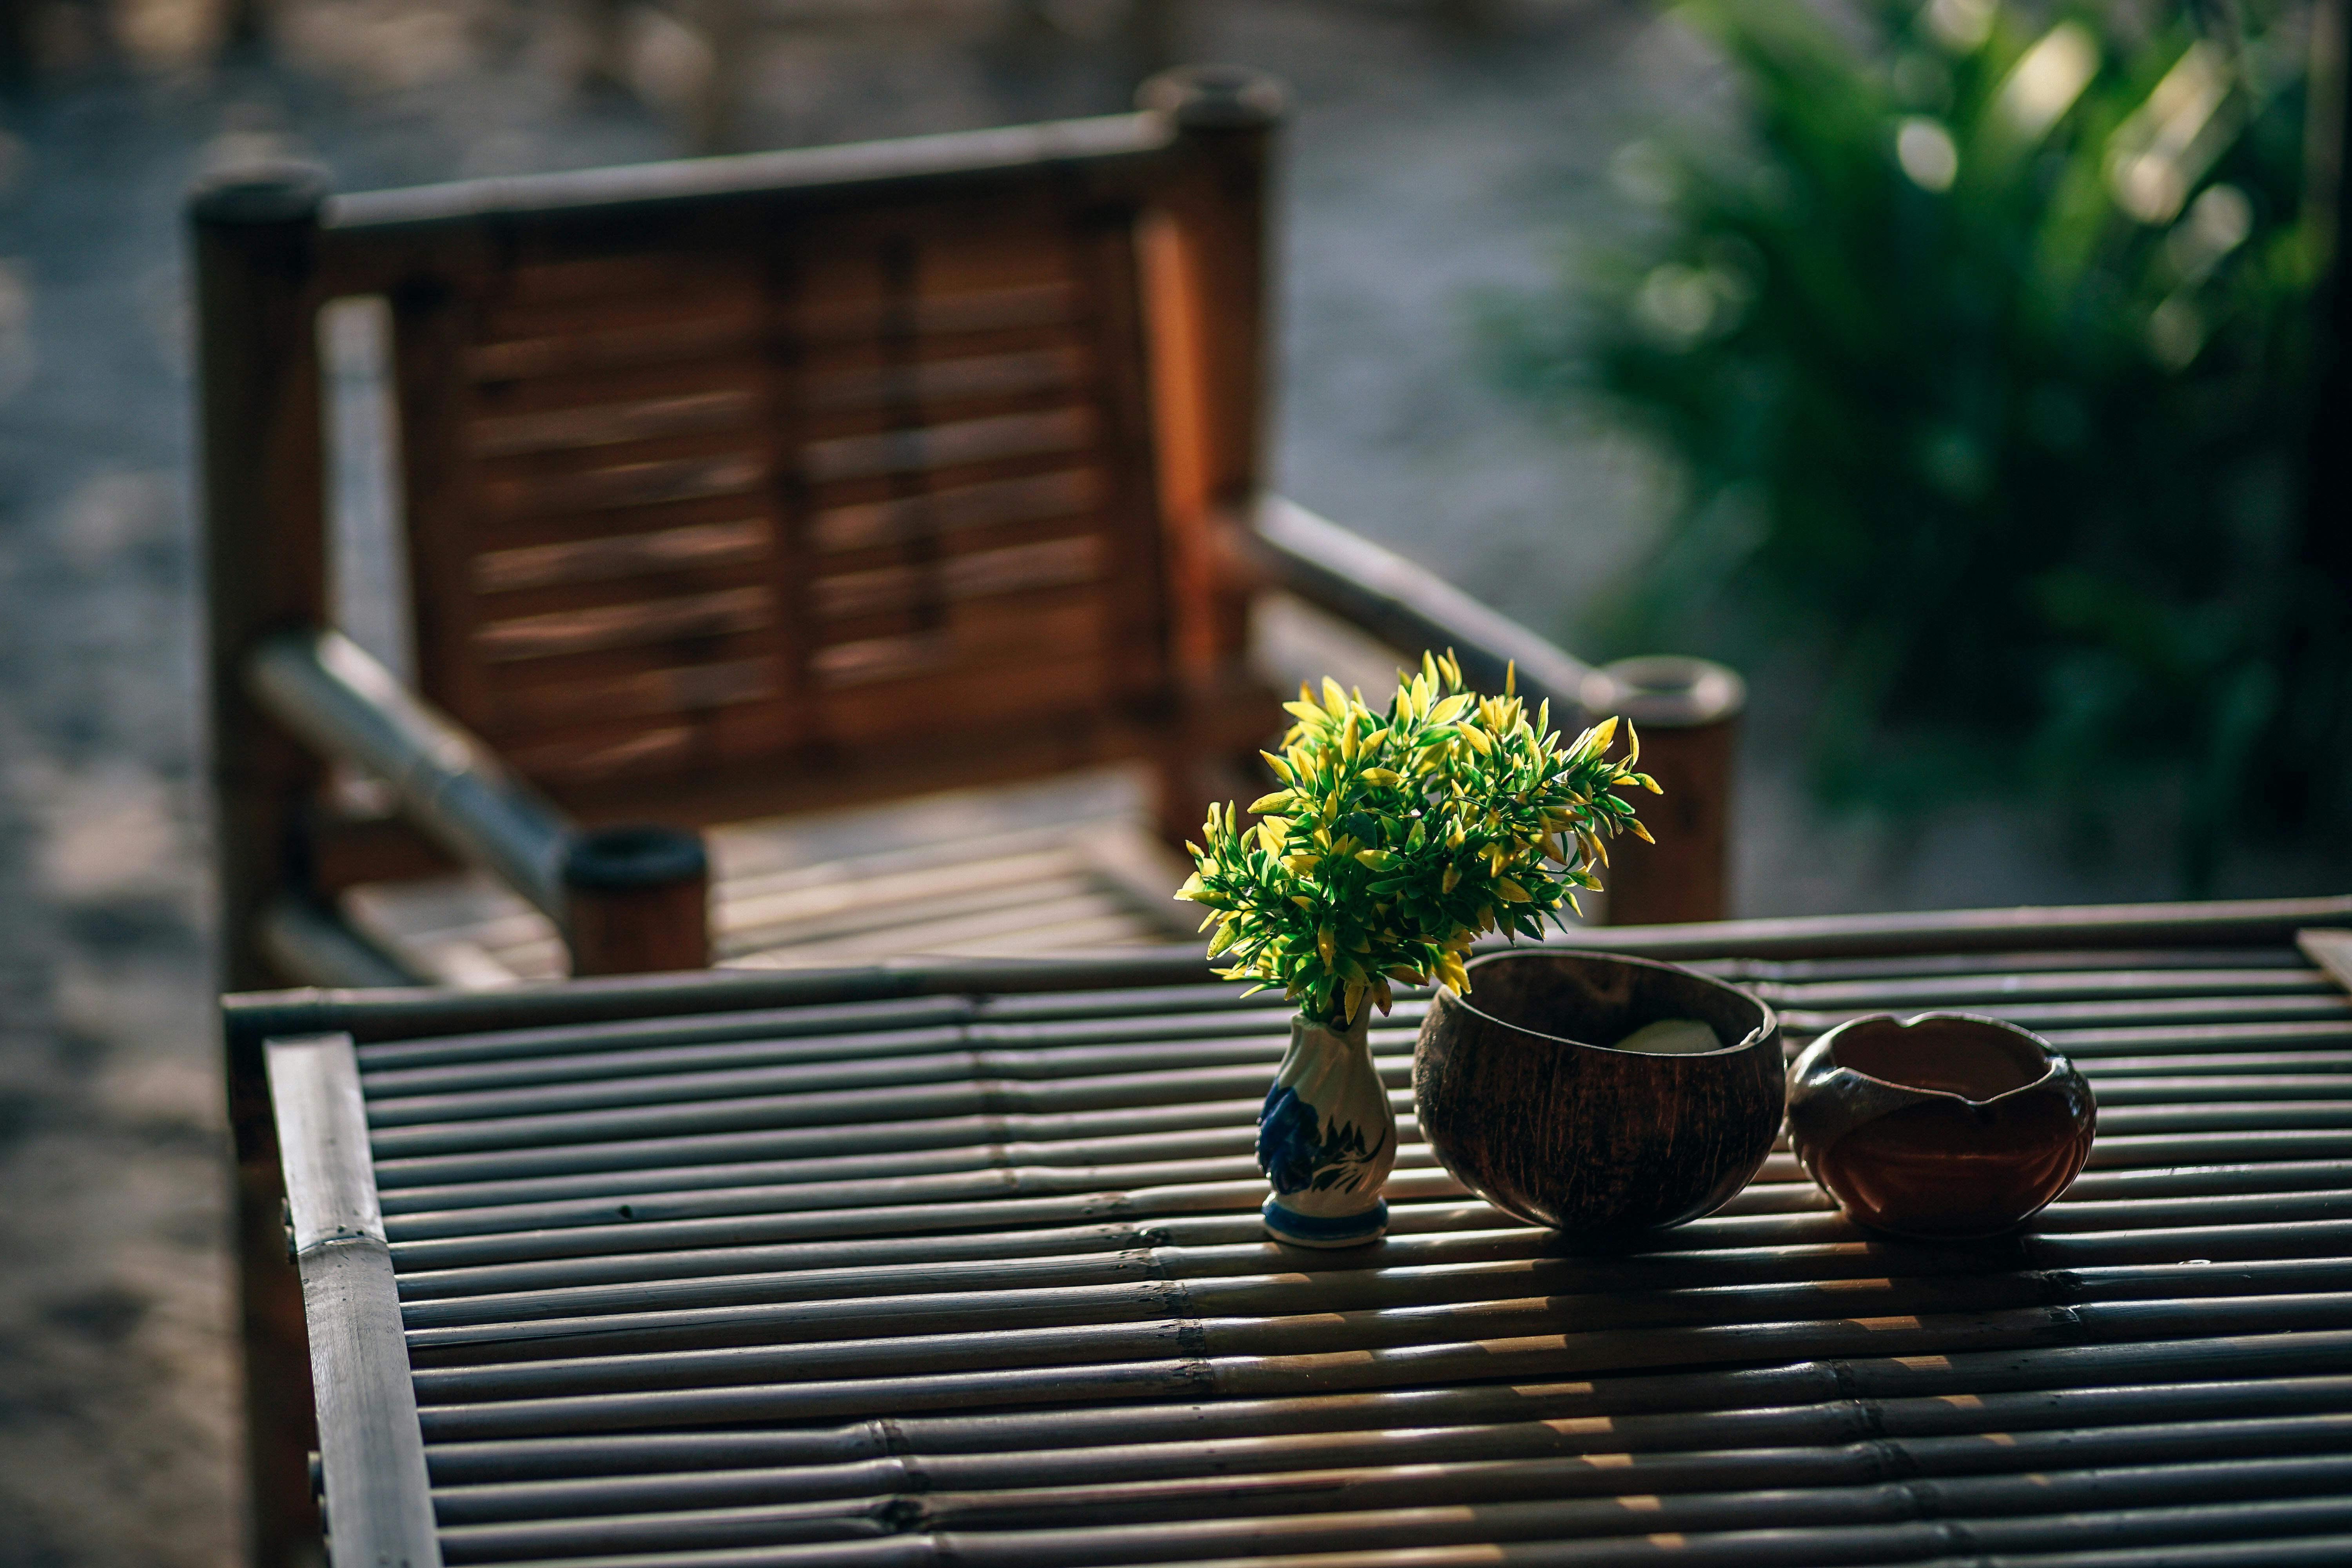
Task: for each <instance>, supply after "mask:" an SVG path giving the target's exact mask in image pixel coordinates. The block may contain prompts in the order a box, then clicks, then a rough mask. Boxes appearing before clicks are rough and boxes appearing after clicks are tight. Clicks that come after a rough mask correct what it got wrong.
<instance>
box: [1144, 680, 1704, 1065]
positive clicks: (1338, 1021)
mask: <svg viewBox="0 0 2352 1568" xmlns="http://www.w3.org/2000/svg"><path fill="white" fill-rule="evenodd" d="M1285 706H1286V708H1287V710H1289V712H1290V713H1291V714H1292V716H1293V717H1295V718H1296V719H1297V723H1295V724H1293V725H1292V726H1291V728H1290V730H1289V732H1288V733H1286V735H1285V736H1284V737H1283V741H1282V752H1281V754H1280V755H1278V756H1277V755H1276V754H1275V753H1273V752H1266V753H1265V760H1266V763H1267V765H1268V766H1270V767H1272V768H1273V770H1274V772H1275V775H1276V777H1277V778H1278V779H1279V780H1280V781H1281V784H1282V787H1281V788H1279V789H1277V790H1276V791H1275V792H1274V793H1273V794H1271V795H1265V796H1264V797H1262V798H1261V799H1258V800H1255V801H1253V802H1252V803H1251V804H1250V806H1249V810H1250V811H1251V812H1252V813H1254V814H1257V821H1256V822H1255V823H1253V824H1249V825H1247V826H1244V824H1243V823H1242V821H1241V814H1240V813H1239V812H1237V811H1235V810H1234V808H1233V807H1232V806H1231V805H1226V806H1223V807H1219V806H1215V805H1212V806H1211V807H1210V808H1209V819H1208V822H1207V823H1206V825H1205V826H1203V828H1202V837H1203V839H1204V840H1205V842H1204V843H1202V844H1192V845H1187V846H1186V847H1188V848H1190V849H1191V850H1192V858H1193V860H1194V862H1195V864H1196V866H1197V868H1198V869H1196V870H1195V871H1194V873H1193V875H1192V877H1191V878H1189V879H1187V880H1186V881H1185V883H1184V886H1183V888H1182V889H1181V891H1179V892H1178V893H1177V895H1176V896H1177V897H1178V898H1180V899H1189V900H1192V901H1193V902H1195V903H1199V904H1203V905H1205V906H1207V908H1208V910H1209V913H1208V915H1207V917H1206V918H1205V919H1204V920H1203V921H1202V922H1201V923H1202V930H1204V931H1205V930H1207V929H1208V928H1209V927H1211V926H1212V925H1213V926H1214V927H1215V928H1216V934H1215V936H1213V938H1212V939H1211V940H1210V942H1209V955H1210V956H1211V957H1212V958H1214V957H1217V956H1219V955H1223V956H1224V957H1225V958H1226V959H1227V961H1228V963H1229V965H1230V967H1227V968H1225V969H1222V970H1220V971H1218V973H1220V974H1222V975H1223V976H1224V977H1225V978H1226V979H1229V980H1255V981H1256V982H1257V983H1258V984H1256V985H1255V986H1253V987H1252V988H1251V989H1252V990H1254V991H1256V990H1265V989H1268V988H1270V987H1273V986H1277V985H1278V986H1280V987H1282V989H1283V992H1284V994H1286V996H1288V997H1289V998H1290V1000H1292V1001H1294V1002H1296V1003H1297V1004H1298V1008H1299V1011H1300V1012H1301V1013H1302V1014H1304V1015H1305V1016H1307V1017H1308V1018H1309V1019H1312V1020H1314V1021H1316V1022H1318V1023H1325V1024H1328V1025H1329V1026H1332V1027H1335V1028H1342V1029H1344V1028H1345V1027H1347V1026H1348V1025H1349V1023H1350V1022H1352V1021H1353V1020H1355V1019H1356V1018H1358V1017H1359V1016H1361V1014H1362V1010H1363V1006H1364V1004H1365V1002H1366V1001H1367V1000H1368V999H1369V1000H1370V1001H1372V1002H1374V1003H1377V1004H1378V1005H1379V1006H1380V1008H1381V1011H1382V1012H1386V1011H1388V1008H1389V1005H1390V1000H1391V997H1390V985H1391V982H1399V983H1402V984H1421V983H1423V982H1427V981H1430V980H1439V981H1443V982H1444V983H1445V984H1448V985H1451V986H1453V987H1454V989H1455V990H1456V991H1465V992H1466V991H1467V990H1469V989H1470V983H1469V977H1468V976H1467V974H1465V973H1464V970H1463V963H1462V955H1463V954H1464V953H1465V952H1467V951H1468V950H1469V947H1470V944H1471V943H1472V942H1474V941H1475V940H1476V939H1477V938H1478V937H1479V936H1480V935H1482V934H1484V933H1486V932H1489V931H1503V932H1506V933H1508V934H1511V935H1515V936H1531V937H1532V936H1539V935H1540V934H1542V931H1543V919H1544V917H1545V916H1546V915H1550V916H1551V917H1552V918H1553V919H1554V921H1559V909H1560V907H1561V905H1562V904H1566V905H1567V906H1568V907H1570V908H1571V909H1573V908H1574V907H1575V904H1576V894H1577V890H1578V889H1597V888H1599V887H1600V886H1601V882H1600V879H1598V878H1597V877H1596V876H1595V875H1594V870H1595V868H1597V867H1599V866H1602V865H1606V864H1607V863H1608V859H1609V855H1608V848H1607V844H1608V840H1609V839H1611V838H1612V837H1615V836H1616V835H1617V834H1619V833H1621V832H1624V831H1627V830H1629V829H1630V830H1631V831H1632V832H1633V834H1635V835H1636V836H1637V837H1641V838H1643V839H1647V838H1649V837H1650V835H1649V832H1648V830H1647V829H1645V828H1643V826H1642V825H1641V823H1640V822H1639V821H1637V820H1636V819H1635V816H1634V811H1633V803H1632V802H1631V801H1628V800H1626V799H1624V798H1623V797H1622V796H1621V795H1618V794H1616V793H1615V792H1616V791H1617V790H1619V789H1621V788H1622V787H1624V786H1626V785H1634V786H1638V787H1640V788H1643V789H1647V790H1649V791H1651V792H1652V793H1657V790H1658V785H1657V783H1656V781H1655V780H1654V779H1652V778H1651V777H1650V776H1649V775H1648V774H1646V773H1636V772H1635V771H1634V766H1635V764H1636V763H1639V762H1640V760H1641V742H1640V738H1639V737H1638V736H1636V735H1635V734H1634V733H1633V726H1632V725H1631V724H1627V725H1626V726H1625V727H1624V728H1625V736H1626V749H1625V752H1624V755H1623V757H1622V759H1621V760H1616V761H1612V760H1611V759H1610V758H1609V756H1608V755H1607V752H1608V751H1609V749H1610V746H1611V743H1612V742H1613V741H1614V740H1615V738H1616V734H1617V729H1618V721H1616V720H1615V719H1611V720H1608V721H1604V722H1602V723H1601V724H1597V725H1595V726H1593V727H1592V728H1591V729H1589V730H1587V731H1584V732H1583V733H1582V734H1580V735H1579V736H1578V737H1577V738H1576V739H1575V740H1574V741H1572V742H1567V743H1565V744H1563V743H1562V742H1561V741H1560V738H1559V735H1557V734H1555V733H1553V732H1552V731H1551V728H1550V723H1551V709H1550V704H1549V702H1547V703H1545V704H1544V705H1543V706H1542V707H1540V708H1538V710H1536V712H1535V714H1534V715H1533V717H1532V719H1530V717H1529V715H1528V711H1527V708H1526V705H1525V704H1524V703H1523V702H1522V701H1521V700H1519V698H1518V696H1517V694H1516V690H1515V682H1514V681H1513V680H1512V679H1509V678H1506V679H1505V682H1504V688H1503V695H1502V696H1500V697H1481V696H1479V695H1477V694H1476V693H1475V692H1472V691H1468V690H1465V689H1464V685H1463V680H1462V669H1461V666H1460V665H1459V664H1457V663H1456V662H1455V661H1454V658H1453V656H1452V655H1451V654H1450V653H1449V654H1447V655H1445V656H1444V657H1443V658H1438V657H1433V656H1431V655H1428V654H1424V655H1423V656H1422V663H1421V670H1420V672H1419V673H1418V674H1415V675H1412V676H1410V677H1408V678H1407V679H1403V680H1402V681H1401V682H1400V683H1399V685H1398V687H1397V691H1396V695H1395V696H1394V697H1392V698H1391V699H1390V700H1389V704H1388V709H1387V710H1386V711H1385V712H1381V711H1377V710H1374V709H1372V708H1370V707H1369V706H1367V705H1366V703H1365V701H1364V699H1363V694H1362V693H1361V692H1360V691H1359V692H1348V691H1343V690H1341V689H1339V683H1338V682H1337V681H1333V680H1328V679H1327V680H1325V681H1324V683H1323V692H1322V700H1320V701H1319V702H1318V700H1316V698H1315V696H1314V694H1313V693H1312V692H1310V691H1309V690H1308V689H1307V688H1305V687H1303V686H1302V687H1301V688H1300V689H1299V693H1298V700H1297V701H1296V702H1292V703H1287V704H1286V705H1285Z"/></svg>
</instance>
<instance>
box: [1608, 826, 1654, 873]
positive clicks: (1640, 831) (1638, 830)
mask: <svg viewBox="0 0 2352 1568" xmlns="http://www.w3.org/2000/svg"><path fill="white" fill-rule="evenodd" d="M1629 826H1631V827H1632V828H1633V837H1636V838H1639V839H1640V840H1641V841H1642V842H1643V843H1644V844H1655V843H1656V842H1657V840H1656V839H1654V838H1653V837H1650V830H1649V829H1648V828H1646V827H1644V826H1642V825H1641V824H1640V823H1638V822H1635V823H1632V824H1629ZM1601 864H1603V865H1607V864H1608V862H1607V861H1606V860H1605V859H1604V860H1603V861H1602V862H1601Z"/></svg>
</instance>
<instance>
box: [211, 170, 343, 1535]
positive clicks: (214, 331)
mask: <svg viewBox="0 0 2352 1568" xmlns="http://www.w3.org/2000/svg"><path fill="white" fill-rule="evenodd" d="M325 199H326V184H325V181H324V179H323V178H322V177H321V176H320V175H319V174H317V172H316V171H312V170H303V169H285V170H279V171H276V172H273V173H272V174H270V175H268V177H266V178H253V177H248V178H245V179H241V180H237V181H235V182H231V183H226V184H216V185H214V186H211V187H208V188H206V189H205V190H202V191H199V192H198V193H197V194H196V195H194V197H193V198H192V199H191V200H190V202H189V205H188V218H189V224H190V227H191V230H192V237H193V241H194V244H193V250H194V261H195V286H196V309H197V315H198V321H199V323H200V329H201V330H200V332H199V338H200V342H201V344H202V349H201V353H200V363H199V381H198V384H199V407H200V410H201V419H202V435H203V446H204V454H205V473H204V505H205V575H206V583H207V588H206V594H207V601H208V605H209V609H210V616H209V624H210V649H209V655H208V657H209V662H210V678H211V706H212V713H211V734H212V748H213V764H212V767H213V784H214V791H215V820H214V828H215V838H216V842H217V843H218V845H219V851H218V864H219V867H220V928H219V929H220V941H221V949H222V953H221V963H222V978H223V981H224V982H225V988H226V989H228V990H238V989H243V988H247V987H252V986H256V985H262V984H273V983H275V982H276V980H277V978H278V976H277V974H276V973H275V971H274V970H273V969H272V968H271V967H270V965H269V963H268V958H267V956H266V954H265V953H264V952H263V950H262V948H261V946H260V944H259V941H258V936H259V924H260V921H259V916H260V913H261V911H262V910H263V909H264V908H266V907H267V906H268V903H269V902H270V901H271V900H272V899H273V898H274V897H276V896H277V895H278V894H279V893H280V892H281V891H283V890H284V883H285V880H286V871H287V858H288V856H287V851H288V846H289V843H290V841H291V838H292V835H293V830H294V824H295V818H296V816H297V813H298V812H299V806H300V804H301V802H302V801H303V800H304V799H306V798H307V797H308V795H310V791H311V790H312V789H313V788H315V787H316V784H317V783H318V778H319V767H318V763H316V761H315V760H314V759H312V758H311V757H310V756H309V755H308V754H306V753H305V752H303V751H302V750H301V748H300V747H299V746H298V745H296V744H295V743H294V742H293V741H292V740H291V739H290V738H289V737H288V736H287V735H285V734H284V733H283V732H282V731H279V730H278V728H277V726H276V725H274V724H272V723H271V722H270V721H269V720H268V716H267V715H266V714H264V713H262V712H261V710H259V709H258V708H257V706H256V705H255V704H254V702H253V700H252V699H251V698H250V696H249V695H248V694H247V691H246V689H245V683H244V681H243V679H241V676H242V671H243V668H244V665H245V660H246V658H247V654H248V653H249V651H250V650H251V648H252V647H254V645H255V644H256V643H257V642H258V641H259V640H260V639H261V638H262V637H266V636H267V635H268V634H269V633H270V632H273V631H276V630H279V629H281V628H283V627H286V626H300V625H316V624H318V623H319V622H320V621H322V620H323V619H324V618H325V615H326V568H325V558H324V553H323V530H322V526H321V524H322V509H323V506H324V468H323V462H322V432H321V426H320V388H319V368H318V366H319V357H318V351H317V346H316V339H315V334H314V327H313V322H314V320H315V312H316V308H317V303H318V301H317V299H316V293H317V289H318V283H317V270H318V255H317V252H318V236H319V217H320V209H321V207H322V205H323V204H324V202H325ZM227 1065H228V1096H229V1119H230V1126H231V1128H232V1130H233V1131H234V1132H235V1135H236V1156H237V1193H236V1200H237V1226H238V1243H237V1250H238V1258H239V1276H240V1278H239V1283H240V1289H241V1294H242V1298H243V1309H242V1310H243V1320H244V1321H243V1328H244V1339H245V1359H246V1369H245V1379H246V1382H245V1392H246V1421H247V1462H248V1464H249V1466H250V1471H251V1473H250V1477H249V1480H250V1484H251V1487H252V1492H251V1498H250V1507H251V1510H252V1514H251V1518H250V1521H249V1529H250V1531H251V1535H250V1549H251V1552H252V1558H253V1561H254V1562H255V1563H257V1564H259V1565H261V1568H282V1565H286V1564H290V1563H295V1562H298V1561H302V1560H304V1559H306V1558H315V1556H316V1554H317V1551H318V1536H319V1521H318V1510H317V1509H316V1507H315V1506H314V1505H313V1503H312V1501H311V1499H310V1489H309V1488H308V1487H307V1486H306V1485H305V1484H304V1479H303V1478H304V1474H305V1471H306V1469H307V1465H306V1459H305V1457H306V1455H307V1453H308V1451H309V1448H310V1441H311V1437H310V1423H311V1415H310V1371H309V1358H308V1355H307V1353H306V1352H305V1350H304V1347H303V1340H302V1331H301V1323H302V1308H301V1298H300V1294H299V1282H298V1281H297V1280H296V1279H295V1275H294V1270H293V1269H292V1268H290V1267H289V1265H288V1263H287V1260H286V1257H285V1250H286V1249H285V1241H284V1238H283V1236H282V1234H281V1232H280V1229H279V1225H278V1198H279V1194H280V1193H281V1191H282V1190H283V1189H282V1186H281V1178H280V1176H279V1173H278V1148H277V1139H276V1137H275V1135H274V1133H273V1132H272V1131H271V1128H270V1125H269V1110H268V1090H267V1089H266V1087H265V1085H264V1083H263V1078H262V1062H261V1053H260V1045H259V1037H257V1036H254V1035H248V1034H247V1033H245V1032H243V1031H239V1030H236V1029H235V1028H232V1030H231V1032H230V1037H229V1050H228V1064H227Z"/></svg>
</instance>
